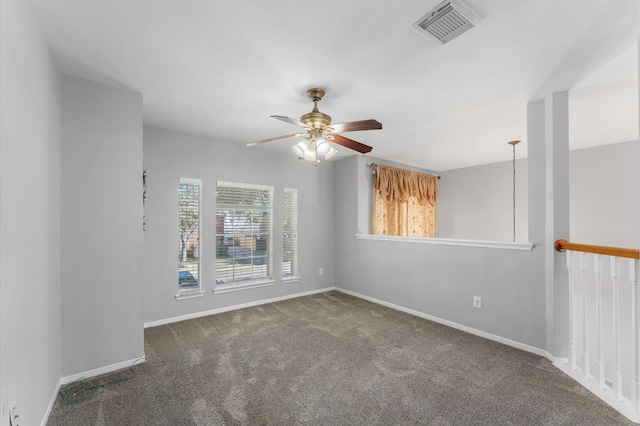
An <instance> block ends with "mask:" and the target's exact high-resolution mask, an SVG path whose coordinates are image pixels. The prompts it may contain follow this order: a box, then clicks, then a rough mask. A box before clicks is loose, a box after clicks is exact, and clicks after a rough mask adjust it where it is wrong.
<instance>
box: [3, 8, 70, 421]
mask: <svg viewBox="0 0 640 426" xmlns="http://www.w3.org/2000/svg"><path fill="white" fill-rule="evenodd" d="M0 28H1V29H2V36H1V37H0V46H1V47H0V86H1V91H2V96H1V97H0V116H1V118H0V159H1V163H0V164H1V166H0V173H1V175H0V176H1V177H0V183H1V190H0V194H1V203H0V206H1V207H0V212H1V213H0V234H1V235H2V238H1V240H0V241H1V248H0V253H1V254H2V256H1V257H0V304H1V306H0V312H1V315H0V327H1V330H0V378H1V379H0V402H1V404H2V409H1V411H0V412H1V415H0V418H1V420H0V423H1V424H2V425H8V424H9V417H8V410H9V406H10V404H12V403H13V402H17V408H18V412H19V414H20V418H19V420H20V424H21V425H36V424H40V423H41V422H42V421H43V420H44V419H45V416H46V413H47V408H48V406H49V403H50V402H51V401H52V398H53V397H54V396H55V392H56V387H57V383H58V379H59V377H60V342H61V339H60V255H59V253H60V252H59V249H60V178H59V176H60V106H59V105H60V75H59V73H58V70H57V69H56V66H55V65H54V63H53V60H52V58H51V56H50V54H49V52H48V50H47V47H46V46H45V43H44V41H43V38H42V37H41V35H40V33H39V31H38V28H37V27H36V24H35V22H34V18H33V15H32V13H31V10H30V9H29V6H28V3H27V2H25V1H23V0H2V2H1V3H0Z"/></svg>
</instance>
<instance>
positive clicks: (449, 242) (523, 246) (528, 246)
mask: <svg viewBox="0 0 640 426" xmlns="http://www.w3.org/2000/svg"><path fill="white" fill-rule="evenodd" d="M356 238H357V239H359V240H378V241H395V242H401V243H419V244H436V245H443V246H461V247H483V248H493V249H506V250H526V251H531V250H532V249H533V243H519V242H515V243H512V242H508V241H482V240H456V239H453V238H418V237H397V236H393V235H373V234H356Z"/></svg>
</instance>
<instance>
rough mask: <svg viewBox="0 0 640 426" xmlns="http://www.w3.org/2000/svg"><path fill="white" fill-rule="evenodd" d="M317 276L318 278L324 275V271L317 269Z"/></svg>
mask: <svg viewBox="0 0 640 426" xmlns="http://www.w3.org/2000/svg"><path fill="white" fill-rule="evenodd" d="M318 275H320V276H323V275H324V269H323V268H320V269H318Z"/></svg>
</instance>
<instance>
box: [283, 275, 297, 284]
mask: <svg viewBox="0 0 640 426" xmlns="http://www.w3.org/2000/svg"><path fill="white" fill-rule="evenodd" d="M298 281H300V277H298V276H295V277H284V278H282V284H288V283H297V282H298Z"/></svg>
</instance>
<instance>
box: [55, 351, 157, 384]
mask: <svg viewBox="0 0 640 426" xmlns="http://www.w3.org/2000/svg"><path fill="white" fill-rule="evenodd" d="M142 359H145V355H144V354H142V355H140V356H139V357H137V358H133V359H130V360H128V361H122V362H118V363H115V364H111V365H107V366H104V367H100V368H94V369H93V370H89V371H85V372H83V373H77V374H72V375H70V376H66V377H63V378H61V379H60V386H64V385H68V384H69V383H72V382H75V381H76V380H78V379H81V378H83V377H84V378H85V379H88V378H90V377H95V376H99V375H101V374H106V373H111V372H112V371H117V370H121V369H123V368H127V367H131V366H133V365H134V364H135V363H136V361H140V360H142ZM60 386H58V387H60Z"/></svg>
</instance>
